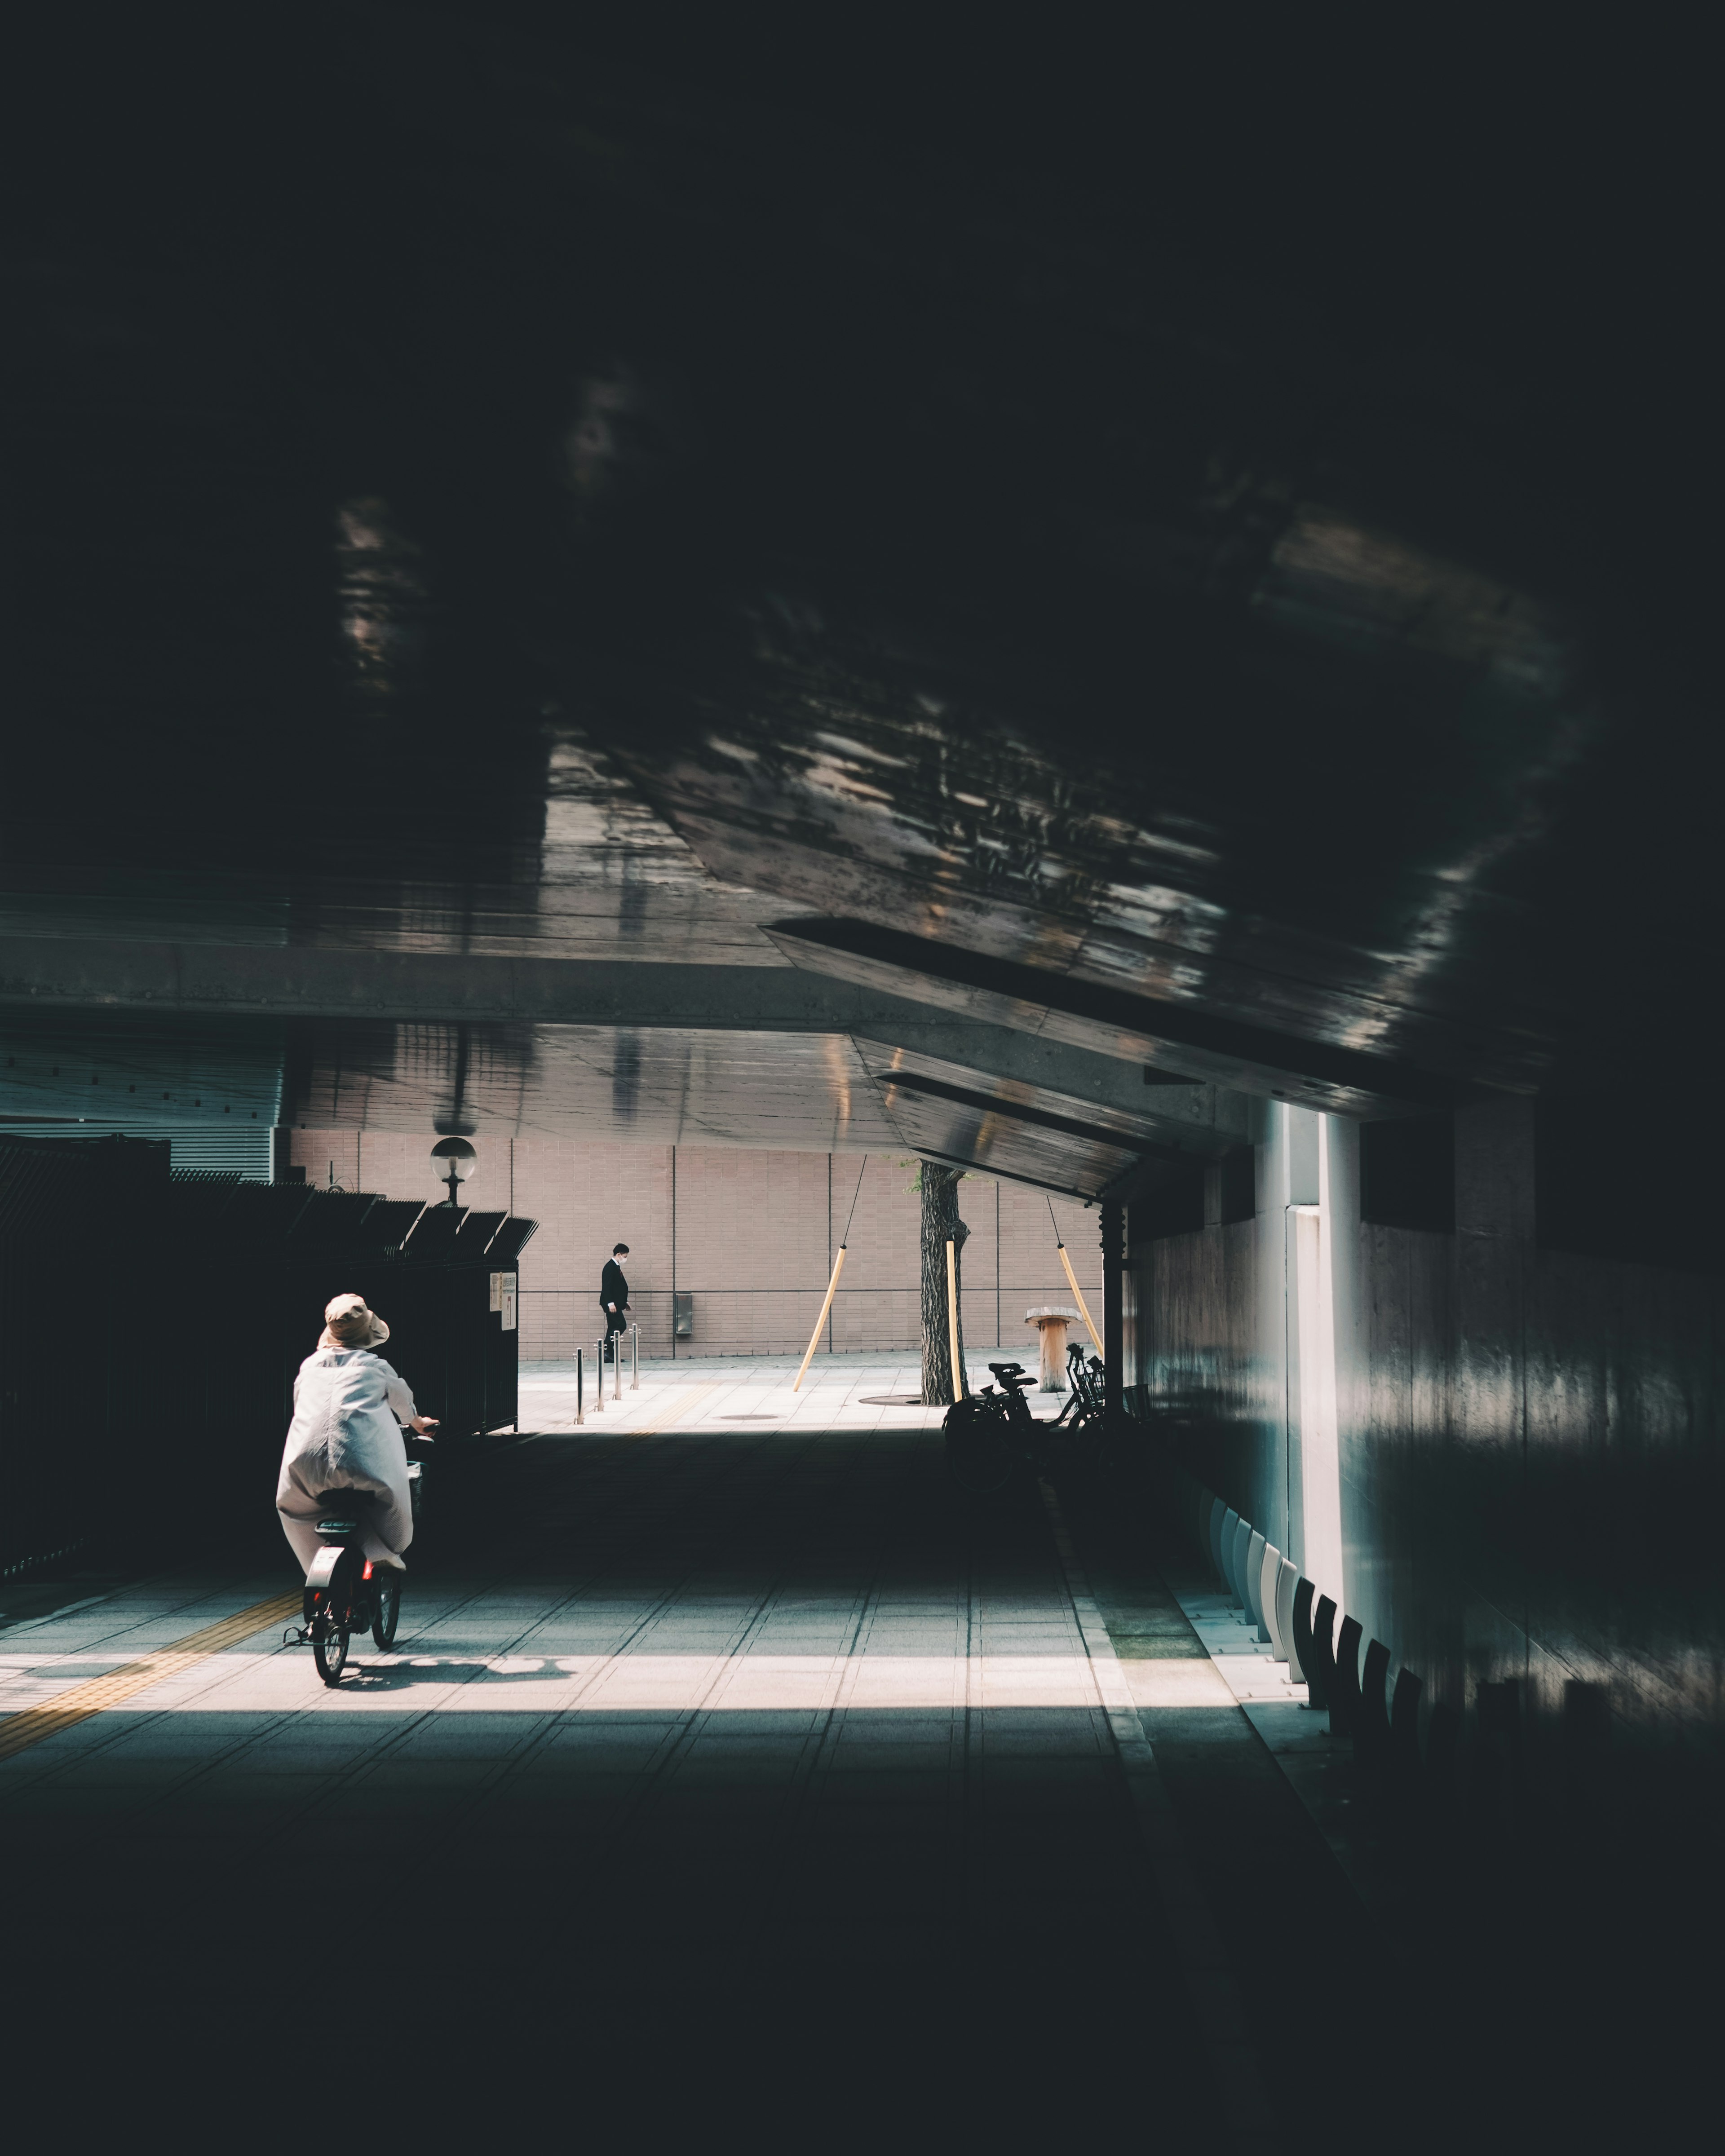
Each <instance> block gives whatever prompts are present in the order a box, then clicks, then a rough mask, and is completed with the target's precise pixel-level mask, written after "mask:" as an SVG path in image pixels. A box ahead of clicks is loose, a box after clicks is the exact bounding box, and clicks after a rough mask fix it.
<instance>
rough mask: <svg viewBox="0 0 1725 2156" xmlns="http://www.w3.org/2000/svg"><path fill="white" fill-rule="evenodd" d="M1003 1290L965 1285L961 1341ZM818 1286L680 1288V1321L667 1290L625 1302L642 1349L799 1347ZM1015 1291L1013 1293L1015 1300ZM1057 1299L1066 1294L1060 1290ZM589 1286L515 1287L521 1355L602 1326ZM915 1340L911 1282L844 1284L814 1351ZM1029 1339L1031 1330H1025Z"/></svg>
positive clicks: (990, 1313)
mask: <svg viewBox="0 0 1725 2156" xmlns="http://www.w3.org/2000/svg"><path fill="white" fill-rule="evenodd" d="M1001 1292H1002V1291H996V1289H995V1288H994V1287H993V1286H992V1285H990V1286H987V1287H975V1288H966V1289H964V1290H963V1293H962V1296H961V1300H962V1301H963V1312H964V1337H965V1340H966V1342H967V1343H970V1342H975V1343H978V1344H982V1343H983V1342H989V1343H992V1342H993V1341H994V1339H995V1338H996V1337H997V1333H998V1332H999V1327H1000V1325H1001V1322H1002V1309H1003V1306H1002V1300H1001ZM825 1293H826V1290H825V1288H824V1286H821V1287H810V1288H781V1287H773V1288H764V1287H763V1288H696V1289H693V1290H689V1289H685V1288H679V1289H678V1290H677V1291H676V1299H677V1301H678V1303H679V1304H680V1305H682V1306H683V1312H684V1319H685V1324H686V1325H687V1330H686V1331H685V1330H683V1329H682V1327H677V1328H676V1329H675V1332H674V1327H673V1320H674V1317H675V1315H676V1313H675V1312H674V1310H673V1306H672V1297H671V1291H670V1289H668V1288H644V1289H636V1290H633V1291H631V1296H632V1299H631V1302H630V1312H631V1315H632V1316H633V1317H634V1321H635V1322H636V1323H637V1324H639V1327H640V1328H641V1353H642V1354H643V1355H645V1356H651V1357H660V1356H672V1357H677V1358H681V1357H684V1356H687V1357H688V1358H690V1359H691V1360H696V1359H698V1358H700V1357H701V1356H703V1355H800V1354H801V1353H803V1349H804V1348H805V1347H807V1346H808V1345H809V1330H810V1328H811V1327H813V1325H814V1321H815V1319H816V1318H817V1317H819V1315H820V1306H821V1298H822V1297H823V1296H824V1294H825ZM1004 1296H1005V1303H1004V1319H1005V1325H1006V1330H1007V1332H1008V1335H1009V1337H1012V1333H1013V1327H1012V1323H1011V1320H1012V1317H1013V1314H1014V1309H1016V1312H1017V1314H1018V1316H1019V1317H1020V1318H1022V1317H1023V1314H1024V1307H1025V1305H1026V1304H1027V1303H1029V1302H1046V1301H1048V1300H1049V1299H1050V1290H1049V1289H1048V1288H1047V1287H1046V1286H1042V1287H1040V1288H1033V1289H1024V1288H1016V1289H1008V1290H1005V1291H1004ZM1014 1299H1016V1300H1014ZM1061 1300H1062V1301H1064V1300H1065V1298H1064V1297H1062V1298H1061ZM602 1330H603V1318H602V1317H601V1316H600V1312H599V1299H598V1291H597V1290H593V1289H583V1288H555V1287H552V1288H547V1287H530V1288H523V1289H522V1291H521V1359H522V1360H523V1361H524V1362H528V1363H556V1362H563V1361H567V1358H569V1357H570V1356H572V1354H573V1353H574V1352H575V1350H576V1348H577V1347H581V1346H583V1345H585V1344H587V1343H588V1342H591V1341H592V1340H593V1337H595V1335H596V1333H597V1332H599V1331H602ZM1029 1344H1030V1346H1031V1347H1033V1348H1034V1346H1035V1337H1034V1334H1032V1335H1030V1336H1029ZM921 1348H922V1296H921V1293H920V1291H918V1290H917V1289H916V1288H914V1287H909V1288H856V1289H854V1290H847V1289H846V1288H845V1287H844V1286H840V1287H839V1291H838V1293H837V1294H836V1295H835V1296H834V1298H833V1307H832V1309H831V1311H830V1312H829V1315H828V1321H827V1322H826V1324H825V1325H824V1326H823V1327H822V1328H821V1337H820V1341H819V1347H818V1349H817V1352H818V1353H823V1354H824V1353H833V1354H839V1355H846V1354H886V1355H900V1354H916V1353H919V1352H920V1351H921Z"/></svg>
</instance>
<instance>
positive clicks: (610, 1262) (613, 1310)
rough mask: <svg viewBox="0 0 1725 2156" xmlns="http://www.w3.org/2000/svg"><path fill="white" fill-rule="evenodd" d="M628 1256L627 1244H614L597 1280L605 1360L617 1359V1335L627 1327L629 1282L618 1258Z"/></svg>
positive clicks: (611, 1361)
mask: <svg viewBox="0 0 1725 2156" xmlns="http://www.w3.org/2000/svg"><path fill="white" fill-rule="evenodd" d="M628 1255H629V1245H628V1244H627V1243H617V1244H614V1245H613V1246H612V1250H611V1255H610V1256H609V1257H608V1258H607V1259H606V1260H605V1270H604V1271H603V1274H602V1275H601V1276H600V1278H599V1302H600V1304H601V1306H602V1307H603V1310H604V1313H605V1360H606V1361H607V1362H608V1363H614V1362H615V1361H616V1359H617V1335H618V1334H619V1332H626V1331H627V1330H628V1327H629V1282H628V1281H626V1280H625V1279H624V1276H623V1267H622V1266H621V1265H619V1264H618V1262H617V1260H619V1258H626V1257H627V1256H628Z"/></svg>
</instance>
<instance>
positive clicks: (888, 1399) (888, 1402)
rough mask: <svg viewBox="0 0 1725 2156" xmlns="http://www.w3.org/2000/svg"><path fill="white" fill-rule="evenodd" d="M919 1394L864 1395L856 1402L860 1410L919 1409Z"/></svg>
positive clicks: (920, 1402) (920, 1399) (920, 1401)
mask: <svg viewBox="0 0 1725 2156" xmlns="http://www.w3.org/2000/svg"><path fill="white" fill-rule="evenodd" d="M857 1405H858V1406H859V1407H860V1408H920V1407H921V1406H922V1394H921V1393H865V1394H862V1396H861V1398H860V1399H859V1400H858V1401H857Z"/></svg>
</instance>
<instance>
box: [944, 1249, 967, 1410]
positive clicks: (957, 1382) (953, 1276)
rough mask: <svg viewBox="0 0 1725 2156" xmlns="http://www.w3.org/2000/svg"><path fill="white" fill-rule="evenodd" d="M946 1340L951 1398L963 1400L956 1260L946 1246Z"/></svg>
mask: <svg viewBox="0 0 1725 2156" xmlns="http://www.w3.org/2000/svg"><path fill="white" fill-rule="evenodd" d="M947 1342H948V1344H949V1346H950V1347H951V1349H952V1398H953V1399H955V1400H962V1399H963V1398H964V1371H963V1366H962V1365H961V1364H960V1363H959V1360H958V1260H957V1257H956V1255H954V1253H953V1250H952V1245H951V1243H948V1244H947Z"/></svg>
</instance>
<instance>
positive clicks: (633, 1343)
mask: <svg viewBox="0 0 1725 2156" xmlns="http://www.w3.org/2000/svg"><path fill="white" fill-rule="evenodd" d="M629 1357H630V1361H629V1368H630V1369H631V1370H632V1371H633V1372H634V1375H633V1376H632V1377H631V1378H630V1379H629V1390H630V1391H631V1392H632V1393H638V1392H639V1390H640V1389H641V1328H640V1327H639V1325H631V1326H630V1327H629Z"/></svg>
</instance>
